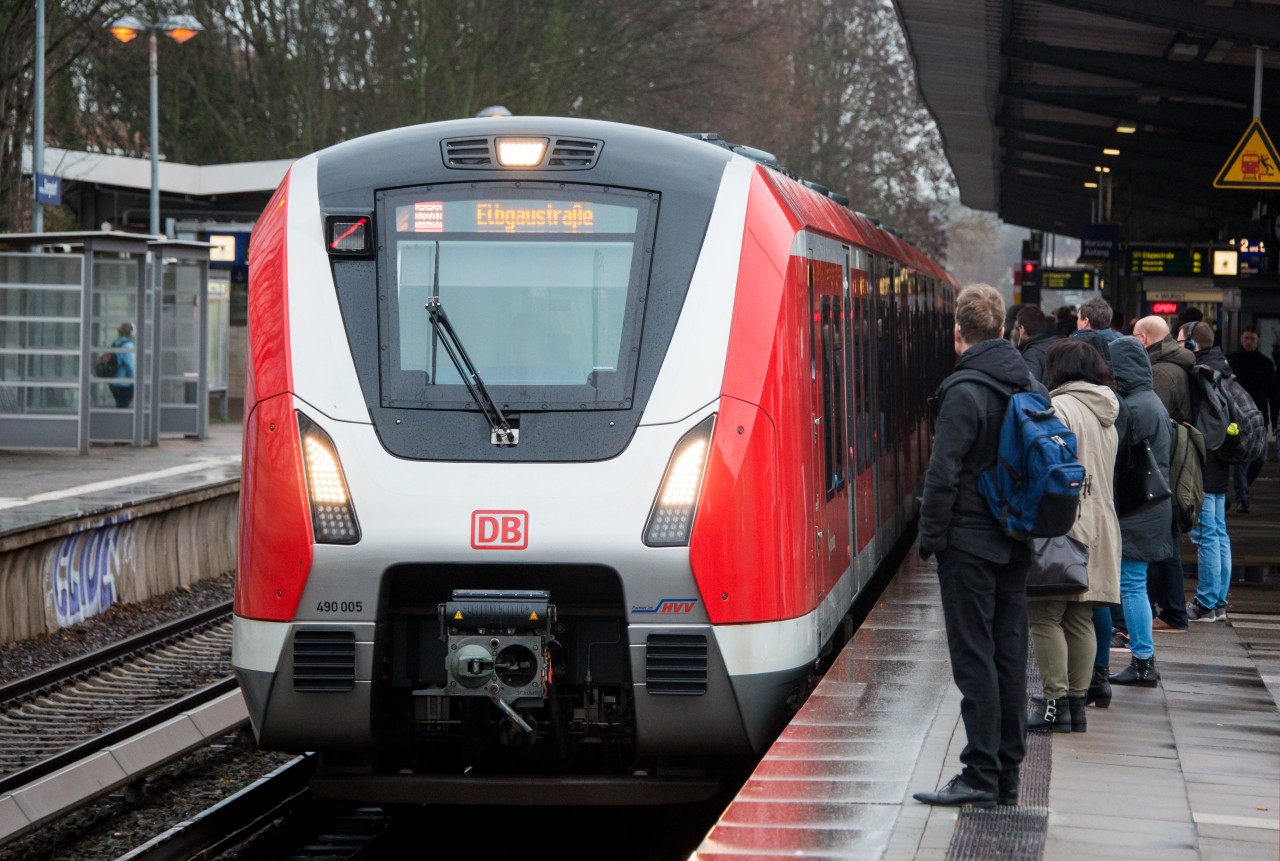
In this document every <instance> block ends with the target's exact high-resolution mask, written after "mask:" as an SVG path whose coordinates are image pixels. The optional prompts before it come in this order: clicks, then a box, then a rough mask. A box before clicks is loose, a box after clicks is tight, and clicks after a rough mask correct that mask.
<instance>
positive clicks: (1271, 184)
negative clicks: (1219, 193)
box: [1213, 119, 1280, 190]
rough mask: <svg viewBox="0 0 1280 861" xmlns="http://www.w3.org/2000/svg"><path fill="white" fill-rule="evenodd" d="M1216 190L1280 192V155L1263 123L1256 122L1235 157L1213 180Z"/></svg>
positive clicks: (1241, 142) (1239, 146)
mask: <svg viewBox="0 0 1280 861" xmlns="http://www.w3.org/2000/svg"><path fill="white" fill-rule="evenodd" d="M1213 187H1214V188H1269V189H1273V190H1280V156H1277V155H1276V148H1275V146H1274V145H1273V144H1272V143H1271V138H1269V137H1267V130H1266V129H1264V128H1263V127H1262V121H1261V120H1258V119H1255V120H1254V121H1253V122H1251V123H1250V124H1249V128H1247V129H1245V132H1244V137H1242V138H1240V143H1238V144H1236V148H1235V149H1234V150H1232V152H1231V157H1230V158H1228V159H1227V163H1226V164H1224V165H1223V166H1222V170H1221V171H1219V172H1218V177H1217V179H1215V180H1214V181H1213Z"/></svg>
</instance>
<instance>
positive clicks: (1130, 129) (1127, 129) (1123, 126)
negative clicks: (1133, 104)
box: [1116, 120, 1138, 135]
mask: <svg viewBox="0 0 1280 861" xmlns="http://www.w3.org/2000/svg"><path fill="white" fill-rule="evenodd" d="M1137 130H1138V125H1137V123H1129V122H1124V121H1123V120H1122V121H1120V122H1118V123H1116V131H1117V132H1118V133H1120V134H1122V135H1131V134H1133V133H1134V132H1136V131H1137Z"/></svg>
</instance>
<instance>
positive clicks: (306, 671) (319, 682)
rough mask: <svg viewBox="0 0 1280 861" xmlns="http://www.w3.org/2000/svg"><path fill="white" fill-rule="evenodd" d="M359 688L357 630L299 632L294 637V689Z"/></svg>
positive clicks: (317, 690)
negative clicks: (357, 683)
mask: <svg viewBox="0 0 1280 861" xmlns="http://www.w3.org/2000/svg"><path fill="white" fill-rule="evenodd" d="M355 686H356V635H355V632H353V631H341V630H338V631H332V630H328V631H297V632H295V633H294V635H293V689H294V690H295V691H308V692H332V691H349V690H351V689H352V688H354V687H355Z"/></svg>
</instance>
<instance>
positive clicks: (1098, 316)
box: [1076, 296, 1120, 342]
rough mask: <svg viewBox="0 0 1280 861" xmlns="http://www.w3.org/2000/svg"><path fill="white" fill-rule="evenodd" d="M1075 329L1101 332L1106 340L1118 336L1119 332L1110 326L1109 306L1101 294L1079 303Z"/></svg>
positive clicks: (1112, 339) (1111, 339)
mask: <svg viewBox="0 0 1280 861" xmlns="http://www.w3.org/2000/svg"><path fill="white" fill-rule="evenodd" d="M1077 323H1078V325H1077V326H1076V331H1077V332H1080V331H1088V330H1090V329H1092V330H1093V331H1095V332H1101V333H1102V335H1103V337H1105V338H1106V339H1107V341H1108V342H1110V341H1114V340H1115V339H1116V338H1119V337H1120V333H1119V332H1117V331H1116V330H1115V329H1112V328H1111V306H1110V305H1108V304H1107V300H1106V299H1103V298H1102V297H1101V296H1093V297H1092V298H1089V299H1086V300H1085V301H1084V302H1081V303H1080V312H1079V317H1078V320H1077Z"/></svg>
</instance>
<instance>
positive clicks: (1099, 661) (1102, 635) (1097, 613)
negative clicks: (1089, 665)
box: [1093, 607, 1111, 670]
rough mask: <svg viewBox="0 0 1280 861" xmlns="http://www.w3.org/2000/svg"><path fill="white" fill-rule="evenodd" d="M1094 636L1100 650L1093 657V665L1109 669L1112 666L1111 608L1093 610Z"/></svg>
mask: <svg viewBox="0 0 1280 861" xmlns="http://www.w3.org/2000/svg"><path fill="white" fill-rule="evenodd" d="M1093 636H1094V637H1096V638H1097V640H1098V650H1097V652H1095V653H1094V656H1093V665H1094V666H1095V667H1101V668H1102V669H1104V670H1105V669H1107V668H1108V667H1110V666H1111V608H1110V607H1094V608H1093Z"/></svg>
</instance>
